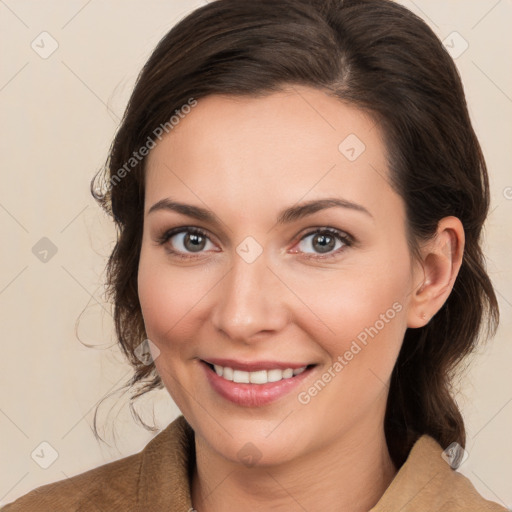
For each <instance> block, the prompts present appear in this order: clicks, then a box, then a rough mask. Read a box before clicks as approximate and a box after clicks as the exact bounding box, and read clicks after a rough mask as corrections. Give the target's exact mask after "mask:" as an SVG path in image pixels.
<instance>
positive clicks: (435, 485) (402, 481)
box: [370, 434, 507, 512]
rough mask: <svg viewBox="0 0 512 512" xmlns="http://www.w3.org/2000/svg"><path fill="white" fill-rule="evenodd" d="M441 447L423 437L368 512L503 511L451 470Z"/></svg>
mask: <svg viewBox="0 0 512 512" xmlns="http://www.w3.org/2000/svg"><path fill="white" fill-rule="evenodd" d="M443 453H444V452H443V448H442V447H441V445H440V444H439V443H438V442H437V441H436V440H435V439H434V438H432V437H430V436H428V435H426V434H425V435H422V436H421V437H420V438H419V439H418V440H417V441H416V442H415V444H414V446H413V447H412V449H411V451H410V453H409V456H408V457H407V460H406V461H405V463H404V464H403V465H402V467H401V468H400V470H399V471H398V473H397V474H396V476H395V478H394V479H393V481H392V482H391V484H390V486H389V487H388V489H386V492H385V493H384V494H383V495H382V497H381V499H380V500H379V502H378V503H377V504H376V505H375V507H373V508H372V509H371V511H370V512H385V511H386V512H387V511H390V510H395V509H399V510H401V511H402V512H432V511H436V512H506V511H507V509H506V508H505V507H503V506H501V505H499V504H498V503H495V502H493V501H489V500H486V499H485V498H483V497H482V496H481V495H480V494H479V493H478V491H477V490H476V489H475V487H474V485H473V483H472V482H471V481H470V480H469V479H468V478H467V477H466V476H464V475H462V474H461V473H459V472H458V471H457V470H455V469H453V468H452V467H451V466H450V464H449V463H448V462H447V460H446V459H445V458H443Z"/></svg>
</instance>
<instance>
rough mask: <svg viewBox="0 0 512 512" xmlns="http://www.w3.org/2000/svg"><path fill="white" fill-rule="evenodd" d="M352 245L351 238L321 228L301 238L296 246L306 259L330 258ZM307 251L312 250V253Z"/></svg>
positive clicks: (338, 232) (334, 230)
mask: <svg viewBox="0 0 512 512" xmlns="http://www.w3.org/2000/svg"><path fill="white" fill-rule="evenodd" d="M352 243H353V242H352V239H351V237H350V236H349V235H347V234H346V233H343V232H342V231H338V230H337V229H332V228H321V229H317V230H315V231H311V232H310V233H308V234H306V235H305V236H303V237H302V238H301V239H300V241H299V243H298V244H297V246H298V247H299V249H300V251H301V252H304V253H305V254H307V255H308V256H307V257H308V258H309V257H314V258H330V257H332V256H337V255H338V254H339V253H340V252H342V251H343V250H344V248H345V247H350V246H351V245H352ZM308 249H312V251H313V252H308ZM292 252H296V251H292Z"/></svg>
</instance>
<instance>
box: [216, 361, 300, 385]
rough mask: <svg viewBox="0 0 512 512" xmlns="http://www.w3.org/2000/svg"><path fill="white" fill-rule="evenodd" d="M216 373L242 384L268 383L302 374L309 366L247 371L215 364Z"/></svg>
mask: <svg viewBox="0 0 512 512" xmlns="http://www.w3.org/2000/svg"><path fill="white" fill-rule="evenodd" d="M213 368H214V370H215V373H216V374H217V375H218V376H219V377H222V378H223V379H225V380H229V381H232V382H238V383H240V384H268V383H269V382H279V381H280V380H283V379H291V378H292V377H293V376H294V375H299V374H301V373H302V372H303V371H304V370H305V369H306V368H307V366H302V367H300V368H296V369H293V368H286V369H284V370H280V369H279V368H273V369H269V370H257V371H255V372H246V371H243V370H234V369H233V368H230V367H229V366H219V365H217V364H215V365H213Z"/></svg>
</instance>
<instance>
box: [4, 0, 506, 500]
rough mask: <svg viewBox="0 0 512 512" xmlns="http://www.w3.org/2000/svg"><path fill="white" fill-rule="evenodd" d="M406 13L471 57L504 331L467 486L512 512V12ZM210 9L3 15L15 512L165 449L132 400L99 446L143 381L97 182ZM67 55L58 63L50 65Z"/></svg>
mask: <svg viewBox="0 0 512 512" xmlns="http://www.w3.org/2000/svg"><path fill="white" fill-rule="evenodd" d="M401 3H403V4H404V5H405V6H407V7H408V8H410V9H411V10H412V11H413V12H415V13H417V14H418V15H419V16H421V17H422V18H423V19H425V21H427V23H428V24H429V25H430V26H431V27H432V28H433V30H434V31H435V32H436V34H437V35H438V36H439V37H440V38H441V39H445V38H447V37H448V39H447V41H448V44H449V46H451V47H452V49H453V51H456V52H458V53H459V52H461V51H462V50H463V49H464V47H465V45H466V43H465V42H464V41H466V42H467V45H468V47H467V49H465V51H463V52H462V53H461V54H460V55H459V56H458V57H457V58H456V64H457V66H458V69H459V71H460V74H461V76H462V80H463V83H464V87H465V91H466V94H467V101H468V104H469V110H470V114H471V117H472V121H473V123H474V126H475V130H476V132H477V135H478V136H479V138H480V142H481V144H482V147H483V151H484V154H485V156H486V159H487V163H488V168H489V173H490V180H491V190H492V206H491V214H490V216H489V219H488V221H487V224H486V231H485V251H486V254H487V258H488V269H489V273H490V276H491V278H492V280H493V283H494V285H495V287H496V291H497V293H498V298H499V301H500V306H501V315H502V319H501V326H500V329H499V332H498V334H497V336H496V338H495V339H494V340H492V341H491V342H489V343H488V344H487V345H485V346H482V348H481V349H480V350H479V352H478V354H477V356H476V357H475V358H473V360H472V362H471V365H470V367H469V370H468V371H467V372H466V374H465V376H464V378H463V380H462V382H461V392H460V394H459V395H458V397H457V400H458V402H459V403H460V405H461V407H462V410H463V413H464V416H465V418H466V422H467V430H468V442H467V446H466V450H467V452H468V454H469V457H468V459H467V460H466V461H465V462H464V463H463V465H462V466H461V468H460V472H461V473H463V474H465V475H466V476H467V477H468V478H469V479H470V480H471V481H472V482H473V483H474V485H475V487H476V488H477V490H478V491H479V492H480V493H481V494H482V495H484V496H485V497H487V498H488V499H491V500H493V501H497V502H499V503H502V504H503V505H505V506H508V507H511V508H512V486H511V485H510V482H512V469H511V467H512V466H511V464H510V462H511V461H512V441H511V440H510V432H511V425H512V385H511V376H510V375H511V373H510V367H511V366H512V348H511V339H512V338H511V333H512V323H511V318H512V315H511V312H512V273H511V269H512V265H511V263H510V261H511V260H510V254H511V252H512V240H511V238H512V235H511V234H510V224H509V222H510V219H511V216H512V174H511V171H510V147H511V143H512V115H511V114H512V77H511V67H510V62H511V61H512V60H511V57H512V51H511V49H512V31H511V30H510V23H511V21H512V2H511V0H501V1H497V0H474V1H467V0H449V1H448V0H435V1H432V0H428V1H427V0H415V1H414V2H412V1H406V0H403V1H402V2H401ZM200 5H203V2H200V1H195V2H191V1H185V0H180V1H178V0H165V1H163V0H161V1H157V0H150V1H144V2H143V1H142V0H129V1H121V0H115V1H114V0H111V1H90V2H87V1H86V0H83V1H81V2H78V1H64V0H60V1H46V2H37V1H35V0H27V1H21V0H18V1H15V0H10V1H6V2H0V41H1V50H0V51H1V62H2V67H1V70H0V118H1V120H2V136H1V137H0V149H1V150H0V159H1V167H0V173H1V177H2V181H1V186H0V226H1V228H0V230H1V231H0V234H1V244H2V245H1V247H2V249H1V267H0V311H1V333H2V357H1V359H0V386H1V388H0V391H1V395H0V432H1V443H0V505H1V504H5V503H8V502H10V501H13V500H14V499H15V498H17V497H18V496H21V495H23V494H25V493H26V492H28V491H30V490H31V489H34V488H35V487H37V486H40V485H43V484H46V483H50V482H54V481H56V480H60V479H62V478H65V477H69V476H72V475H75V474H78V473H81V472H84V471H86V470H88V469H92V468H95V467H97V466H99V465H102V464H105V463H107V462H110V461H112V460H115V459H118V458H121V457H124V456H127V455H130V454H132V453H135V452H137V451H139V450H141V449H142V448H143V447H144V446H145V445H146V444H147V442H148V441H149V440H150V439H151V438H152V437H153V435H155V434H154V433H149V432H147V431H145V430H143V429H142V428H141V427H139V426H137V425H136V424H135V423H134V421H133V419H132V417H131V415H130V412H129V409H128V405H127V403H128V400H127V395H126V394H124V395H122V394H121V393H118V394H116V395H114V396H112V397H111V398H110V399H108V400H106V401H105V402H104V403H103V405H102V407H101V408H100V410H99V411H100V412H99V424H100V432H102V433H103V434H104V436H105V439H106V440H107V441H108V442H109V443H110V445H111V446H107V445H104V444H99V443H98V442H97V440H96V439H95V438H94V436H93V433H92V430H91V425H92V420H93V414H94V410H95V406H96V404H97V403H98V402H99V401H100V400H101V399H102V398H103V397H104V396H105V395H107V393H109V392H111V391H115V390H116V389H118V388H120V387H121V386H122V384H124V383H125V382H126V381H127V380H128V378H129V377H130V375H131V368H130V367H129V366H128V364H127V363H126V362H125V361H124V360H123V356H122V355H121V353H120V352H119V350H118V349H117V347H116V346H115V337H114V332H113V328H112V319H111V308H110V306H109V305H108V304H106V302H105V300H104V297H103V296H102V293H103V279H104V277H105V276H104V266H105V263H106V259H107V257H108V255H109V252H110V250H111V249H112V246H113V240H114V236H115V232H114V229H113V225H112V223H111V222H110V220H109V219H108V218H107V217H106V216H105V215H104V214H103V213H102V212H101V211H100V209H99V207H98V206H97V205H96V203H95V201H94V200H93V199H92V197H91V196H90V193H89V182H90V180H91V178H92V176H93V175H94V173H95V172H96V171H97V170H98V169H99V168H100V167H101V166H102V165H103V163H104V161H105V158H106V155H107V150H108V147H109V145H110V143H111V140H112V137H113V135H114V133H115V130H116V127H117V125H118V123H119V119H120V118H121V116H122V113H123V110H124V107H125V105H126V102H127V100H128V98H129V94H130V92H131V90H132V87H133V85H134V82H135V78H136V76H137V74H138V72H139V70H140V68H141V66H142V65H143V63H144V62H145V60H146V59H147V57H148V56H149V54H150V53H151V51H152V49H153V48H154V46H155V45H156V43H157V42H158V41H159V40H160V39H161V37H162V36H163V35H164V34H165V33H166V32H167V31H168V30H169V29H170V28H171V27H172V26H173V25H174V24H175V23H176V22H177V21H178V20H179V19H181V18H182V17H183V16H184V15H185V14H187V13H188V12H190V11H191V10H193V9H194V8H196V7H198V6H200ZM44 31H46V32H48V33H49V34H50V36H47V35H41V33H42V32H44ZM454 31H456V32H457V33H458V34H459V35H453V32H454ZM53 40H54V41H56V43H55V42H53ZM52 44H53V45H55V44H58V48H57V49H56V50H55V51H54V52H53V53H52V54H51V55H47V54H48V53H50V51H51V50H52ZM43 57H46V58H43ZM42 239H43V240H42ZM44 251H47V252H46V253H45V252H44ZM55 251H56V252H55ZM53 252H55V254H53ZM44 260H46V261H44ZM79 316H81V318H80V324H79V326H78V330H77V333H78V336H79V337H80V340H81V341H79V339H78V338H77V335H76V332H75V327H76V325H75V324H76V322H77V320H78V318H79ZM87 345H90V346H91V347H88V346H87ZM137 407H138V410H140V411H141V413H142V414H143V417H144V418H145V419H146V421H148V422H151V421H152V410H153V408H154V409H155V417H156V423H157V426H158V428H159V429H162V428H164V427H165V426H166V425H167V424H168V423H169V422H170V421H171V420H172V419H173V418H175V417H176V416H177V415H178V414H179V411H178V410H177V408H176V406H175V405H174V404H173V403H172V401H171V399H170V397H169V396H168V394H167V392H166V391H165V390H160V391H158V392H153V393H151V394H150V395H146V397H145V398H144V399H142V400H140V401H139V402H138V406H137ZM114 421H115V432H116V433H117V436H116V438H115V439H114V437H113V434H112V422H114ZM42 442H47V443H49V444H50V445H51V447H53V449H54V450H55V451H56V453H57V455H58V456H57V459H56V460H55V461H54V462H53V464H51V465H50V466H49V467H48V469H43V468H42V467H40V465H38V464H37V463H36V462H35V460H34V459H37V457H36V456H35V455H34V458H32V457H31V454H33V453H34V450H35V453H36V454H37V453H43V452H44V453H45V455H44V456H45V457H47V461H49V459H48V457H51V454H52V453H53V452H52V449H50V448H49V447H48V446H47V445H42V446H41V443H42ZM41 450H43V452H41Z"/></svg>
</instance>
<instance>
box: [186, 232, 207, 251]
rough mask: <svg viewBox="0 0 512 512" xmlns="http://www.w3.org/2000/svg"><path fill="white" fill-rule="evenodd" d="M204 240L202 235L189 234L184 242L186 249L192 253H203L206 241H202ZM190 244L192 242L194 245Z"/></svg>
mask: <svg viewBox="0 0 512 512" xmlns="http://www.w3.org/2000/svg"><path fill="white" fill-rule="evenodd" d="M202 238H203V236H202V235H198V234H197V233H189V234H188V235H187V236H186V237H185V241H184V244H185V247H186V248H187V250H191V251H196V252H197V251H201V250H202V249H204V244H205V240H204V238H203V240H201V239H202ZM188 242H191V243H192V245H191V246H190V245H189V244H188Z"/></svg>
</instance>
